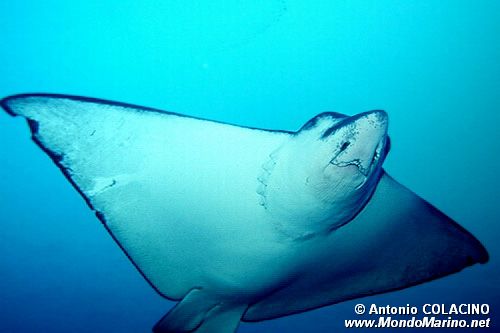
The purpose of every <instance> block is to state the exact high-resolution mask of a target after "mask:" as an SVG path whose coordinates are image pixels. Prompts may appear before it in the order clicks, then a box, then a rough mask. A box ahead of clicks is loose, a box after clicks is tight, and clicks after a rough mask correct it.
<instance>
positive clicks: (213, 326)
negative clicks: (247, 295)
mask: <svg viewBox="0 0 500 333" xmlns="http://www.w3.org/2000/svg"><path fill="white" fill-rule="evenodd" d="M246 308H247V305H246V304H245V305H235V304H229V303H225V302H224V301H221V300H220V299H217V298H214V297H211V296H210V295H208V294H207V293H206V292H204V291H203V290H201V289H193V290H191V291H190V292H189V293H188V294H187V295H186V296H185V297H184V298H183V299H182V300H181V301H180V302H179V303H178V304H177V305H176V306H175V307H174V308H172V310H170V311H169V312H168V313H167V314H166V315H165V316H164V317H163V318H162V319H161V320H160V321H159V322H158V323H156V325H155V326H154V327H153V332H154V333H181V332H193V333H233V332H235V331H236V329H237V328H238V325H239V323H240V319H241V316H242V315H243V312H244V311H245V310H246Z"/></svg>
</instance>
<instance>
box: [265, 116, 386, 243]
mask: <svg viewBox="0 0 500 333" xmlns="http://www.w3.org/2000/svg"><path fill="white" fill-rule="evenodd" d="M387 128H388V116H387V113H386V112H384V111H380V110H375V111H369V112H363V113H360V114H357V115H355V116H352V117H348V116H345V115H342V114H338V113H333V112H326V113H322V114H320V115H318V116H316V117H314V118H312V119H311V120H309V121H308V122H307V123H306V124H305V125H304V126H303V127H302V128H301V129H300V130H299V131H298V132H297V133H296V135H295V136H294V137H293V138H292V140H291V141H290V142H289V143H287V144H285V145H284V146H283V147H282V148H281V150H280V151H279V152H278V153H279V154H280V156H279V157H278V158H277V165H276V167H277V168H278V169H279V171H278V172H273V174H274V175H277V176H276V177H274V178H275V179H272V180H271V181H270V182H269V186H268V187H269V190H270V191H272V190H273V189H274V190H275V191H276V192H277V191H278V190H281V192H286V194H283V193H281V194H277V195H275V198H277V199H276V200H274V199H273V198H272V197H271V196H272V193H269V197H270V200H269V201H270V203H269V206H270V208H271V209H272V208H273V207H272V205H273V204H274V207H277V208H278V210H279V211H280V212H281V214H285V215H289V216H287V218H288V219H289V220H292V221H293V220H294V219H295V220H297V223H298V224H303V223H304V222H303V221H305V220H309V221H311V222H310V223H311V225H313V226H311V228H317V227H318V225H321V226H323V229H327V230H332V229H335V228H337V227H339V226H341V225H343V224H345V223H347V222H349V221H350V220H351V219H352V218H353V217H354V216H355V215H356V214H357V213H358V212H359V211H360V210H361V209H362V208H363V207H364V205H365V204H366V202H367V201H368V199H369V198H370V197H371V195H372V193H373V191H374V190H375V188H376V185H377V183H378V180H379V179H380V175H381V174H382V163H383V162H384V159H385V157H386V155H387V153H388V151H389V146H390V143H389V137H388V136H387ZM273 181H274V182H275V183H273ZM282 199H283V200H284V201H283V202H280V200H282ZM273 200H274V202H273ZM291 202H292V203H291ZM290 203H291V204H290ZM287 205H288V207H286V206H287ZM292 224H293V222H292ZM300 228H303V225H302V226H301V227H300ZM299 231H300V233H303V234H307V233H308V231H309V230H307V226H306V227H305V230H299Z"/></svg>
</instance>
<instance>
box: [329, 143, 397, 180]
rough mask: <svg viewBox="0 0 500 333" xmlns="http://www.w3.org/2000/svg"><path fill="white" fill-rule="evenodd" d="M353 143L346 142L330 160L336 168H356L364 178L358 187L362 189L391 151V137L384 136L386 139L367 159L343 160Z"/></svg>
mask: <svg viewBox="0 0 500 333" xmlns="http://www.w3.org/2000/svg"><path fill="white" fill-rule="evenodd" d="M350 144H351V143H349V142H346V143H344V144H342V146H341V147H340V149H339V151H338V152H337V153H336V155H335V156H334V157H333V158H332V159H331V160H330V164H332V165H335V166H336V167H341V168H342V167H349V166H355V167H356V168H357V169H358V171H359V173H361V174H362V175H363V176H364V181H363V182H362V183H361V184H360V185H359V186H358V187H361V186H363V184H364V183H365V182H366V179H368V178H369V177H370V176H371V175H372V173H373V172H374V171H375V169H376V168H377V167H378V166H379V165H380V164H381V163H380V162H382V161H383V159H384V158H385V156H386V155H387V152H388V150H389V145H390V141H389V137H388V136H386V135H384V137H383V138H382V139H381V140H380V141H379V143H378V144H377V146H376V147H375V149H374V150H373V152H372V154H371V156H367V157H366V158H353V159H350V160H349V159H342V157H343V156H342V155H343V153H344V151H345V150H346V149H347V147H348V146H349V145H350Z"/></svg>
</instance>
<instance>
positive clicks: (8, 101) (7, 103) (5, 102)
mask: <svg viewBox="0 0 500 333" xmlns="http://www.w3.org/2000/svg"><path fill="white" fill-rule="evenodd" d="M56 96H57V95H55V94H48V93H23V94H14V95H9V96H7V97H4V98H2V99H0V107H2V108H3V109H4V110H5V111H6V112H7V113H8V114H9V115H11V116H13V117H16V116H19V115H21V116H22V114H19V113H16V112H15V111H14V107H13V102H15V101H20V100H25V99H27V98H32V97H56Z"/></svg>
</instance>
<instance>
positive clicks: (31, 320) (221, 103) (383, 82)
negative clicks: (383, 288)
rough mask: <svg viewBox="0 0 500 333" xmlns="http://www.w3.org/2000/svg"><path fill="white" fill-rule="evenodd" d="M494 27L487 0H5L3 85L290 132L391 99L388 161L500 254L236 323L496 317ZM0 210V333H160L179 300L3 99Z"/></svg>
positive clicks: (498, 166) (497, 22) (301, 327)
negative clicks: (479, 310)
mask: <svg viewBox="0 0 500 333" xmlns="http://www.w3.org/2000/svg"><path fill="white" fill-rule="evenodd" d="M499 35H500V2H499V1H494V0H492V1H486V0H480V1H472V0H471V1H460V0H454V1H451V0H450V1H430V0H428V1H423V0H419V1H388V0H385V1H380V0H379V1H369V0H365V1H347V0H345V1H296V0H291V1H285V0H283V1H278V0H275V1H273V0H254V1H222V0H211V1H151V0H144V1H129V0H122V1H82V2H77V1H54V0H46V1H22V0H21V1H1V2H0V97H4V96H6V95H9V94H14V93H25V92H50V93H64V94H75V95H83V96H91V97H98V98H104V99H109V100H116V101H121V102H128V103H133V104H138V105H144V106H150V107H155V108H159V109H164V110H169V111H174V112H178V113H182V114H186V115H192V116H197V117H202V118H208V119H214V120H220V121H224V122H230V123H235V124H242V125H246V126H251V127H263V128H270V129H287V130H297V129H299V128H300V127H301V125H302V124H303V123H304V122H306V121H307V120H308V119H310V118H311V117H313V116H315V115H316V114H318V113H320V112H322V111H337V112H341V113H346V114H350V115H351V114H355V113H359V112H363V111H367V110H373V109H384V110H386V111H387V112H388V113H389V117H390V127H389V134H390V136H391V141H392V150H391V152H390V154H389V156H388V158H387V160H386V162H385V169H386V170H387V171H388V173H390V174H391V175H392V176H393V177H395V178H396V179H397V180H398V181H400V182H401V183H403V184H404V185H406V186H408V187H409V188H410V189H412V190H413V191H415V192H416V193H417V194H419V195H421V196H422V197H423V198H425V199H427V200H428V201H430V202H431V203H432V204H434V205H435V206H437V207H438V208H440V209H441V210H442V211H443V212H445V213H446V214H448V215H449V216H451V217H452V218H454V219H455V220H456V221H458V222H459V223H460V224H461V225H462V226H464V227H465V228H466V229H467V230H469V231H470V232H472V233H473V234H474V235H475V236H476V237H477V238H478V239H479V240H480V241H481V242H482V243H483V244H484V245H485V247H486V248H487V249H488V251H489V253H490V262H489V263H488V264H486V265H476V266H473V267H471V268H467V269H465V270H464V271H463V272H460V273H458V274H454V275H451V276H448V277H446V278H442V279H439V280H437V281H433V282H430V283H426V284H423V285H420V286H416V287H412V288H409V289H406V290H402V291H397V292H393V293H388V294H383V295H378V296H373V297H368V298H363V299H358V300H354V301H349V302H344V303H340V304H337V305H333V306H329V307H324V308H321V309H318V310H314V311H310V312H306V313H303V314H299V315H293V316H289V317H284V318H280V319H277V320H272V321H266V322H261V323H252V324H249V323H243V324H242V325H241V326H240V329H239V332H246V333H250V332H342V331H344V330H347V329H345V328H344V319H356V318H358V317H357V316H356V315H355V313H354V305H355V304H357V303H363V304H366V305H370V304H372V303H375V304H377V305H380V306H384V305H387V304H389V305H406V304H410V305H414V306H421V305H422V304H425V303H439V304H441V303H444V304H451V303H457V304H460V303H488V304H489V305H490V315H489V317H491V323H492V326H496V327H497V329H498V327H500V323H498V320H500V319H499V318H500V285H499V283H498V282H499V281H500V262H499V260H498V256H499V254H500V241H499V235H500V200H499V197H500V191H499V188H500V177H499V176H498V174H499V172H500V157H499V154H500V135H499V133H500V130H499V124H500V108H499V105H500V103H499V102H500V43H499ZM0 212H1V213H0V333H7V332H12V333H17V332H53V333H59V332H120V333H139V332H150V331H151V327H152V326H153V324H154V323H156V322H157V321H158V320H159V319H160V318H161V317H162V316H163V315H164V313H165V312H166V311H167V310H168V309H169V308H170V307H171V306H172V305H173V304H174V303H173V302H170V301H167V300H165V299H163V298H161V297H160V296H159V295H157V294H156V293H155V292H154V290H153V289H152V288H151V287H150V286H149V285H148V284H147V283H146V281H144V280H143V278H142V277H141V275H140V274H138V273H137V272H136V270H135V268H134V267H133V265H131V264H130V263H129V262H128V260H127V258H126V257H125V255H124V254H123V253H122V252H121V250H120V249H119V247H118V246H116V244H115V243H114V242H113V240H112V239H111V237H109V235H108V234H107V232H106V231H105V229H104V228H103V227H102V225H101V224H100V223H99V221H98V220H97V219H96V218H95V216H94V214H93V213H92V212H91V211H90V210H89V209H88V207H87V206H86V204H85V202H84V201H83V200H82V199H81V197H80V196H79V194H78V193H77V192H76V191H75V190H74V189H73V188H72V187H71V185H70V184H69V182H68V181H67V180H66V179H65V178H64V177H63V175H62V174H61V172H60V171H59V170H58V168H57V167H55V166H54V165H53V163H52V162H51V161H50V159H49V158H48V157H47V156H46V155H45V154H44V153H43V152H42V151H41V150H40V149H39V148H38V147H36V146H35V145H34V144H33V143H32V142H31V140H30V136H29V131H28V128H27V126H26V124H25V122H24V121H23V120H21V119H20V118H19V119H14V118H12V117H10V116H8V115H7V114H6V113H4V112H0ZM373 255H374V256H376V253H374V254H373ZM395 255H397V253H395ZM332 260H334V256H332ZM460 318H461V319H462V318H463V317H460ZM480 318H482V317H480ZM465 319H468V317H465ZM429 330H430V329H429ZM445 330H447V331H449V329H445ZM483 330H485V331H493V330H494V328H493V329H490V330H488V329H483ZM358 331H362V330H358ZM365 331H367V332H368V331H370V330H365ZM404 331H405V332H410V331H413V330H412V329H406V330H404ZM414 331H416V332H421V331H425V330H422V329H418V330H414ZM432 331H434V332H436V331H440V330H438V329H432Z"/></svg>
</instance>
